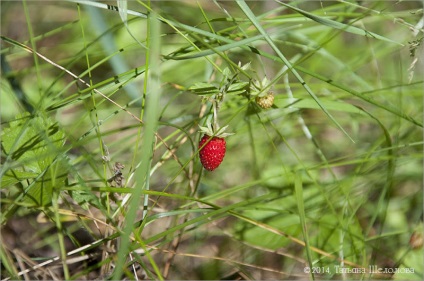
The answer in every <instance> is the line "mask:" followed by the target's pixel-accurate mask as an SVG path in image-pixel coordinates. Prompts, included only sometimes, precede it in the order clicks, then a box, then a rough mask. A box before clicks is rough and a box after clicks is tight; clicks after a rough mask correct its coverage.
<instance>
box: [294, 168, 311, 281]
mask: <svg viewBox="0 0 424 281" xmlns="http://www.w3.org/2000/svg"><path fill="white" fill-rule="evenodd" d="M294 190H295V194H296V202H297V209H298V211H299V219H300V224H301V227H302V234H303V239H304V241H305V249H306V256H307V257H308V264H309V268H310V269H311V268H313V264H314V263H313V260H312V253H311V247H310V242H309V235H308V229H307V226H306V214H305V206H304V202H303V200H304V199H303V185H302V178H301V175H299V173H296V174H295V180H294ZM309 273H310V274H311V278H312V280H315V274H314V272H313V270H310V272H309Z"/></svg>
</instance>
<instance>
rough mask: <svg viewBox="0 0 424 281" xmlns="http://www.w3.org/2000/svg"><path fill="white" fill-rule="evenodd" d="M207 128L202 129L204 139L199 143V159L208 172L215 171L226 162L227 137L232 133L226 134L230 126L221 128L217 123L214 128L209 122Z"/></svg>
mask: <svg viewBox="0 0 424 281" xmlns="http://www.w3.org/2000/svg"><path fill="white" fill-rule="evenodd" d="M206 125H207V127H202V126H199V127H200V131H201V132H202V133H203V137H202V138H201V139H200V142H199V149H200V151H199V157H200V162H202V165H203V167H205V169H206V170H208V171H213V170H215V169H216V168H218V166H219V165H220V164H221V163H222V160H224V156H225V151H226V147H225V146H226V142H225V139H224V138H225V137H227V136H230V135H232V134H231V133H224V131H225V129H226V128H227V127H228V126H225V127H223V128H221V129H220V128H219V126H218V124H217V123H216V122H215V126H214V128H212V124H211V123H210V122H209V121H208V122H207V124H206Z"/></svg>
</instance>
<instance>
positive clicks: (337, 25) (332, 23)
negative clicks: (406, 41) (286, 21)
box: [277, 1, 403, 46]
mask: <svg viewBox="0 0 424 281" xmlns="http://www.w3.org/2000/svg"><path fill="white" fill-rule="evenodd" d="M277 2H278V3H279V4H281V5H283V6H284V7H287V8H289V9H291V10H293V11H295V12H298V13H299V14H301V15H303V16H305V17H307V18H309V19H311V20H313V21H315V22H317V23H320V24H322V25H326V26H328V27H332V28H335V29H341V30H344V31H346V32H349V33H352V34H357V35H362V36H365V37H371V38H375V39H378V40H383V41H386V42H390V43H395V44H398V45H401V46H403V44H401V43H398V42H395V41H393V40H390V39H388V38H386V37H384V36H381V35H378V34H376V33H374V32H371V31H367V30H364V29H362V28H358V27H354V26H352V25H348V24H344V23H341V22H337V21H334V20H330V19H327V18H323V17H320V16H317V15H314V14H311V13H308V12H306V11H304V10H301V9H299V8H296V7H293V6H290V5H288V4H286V3H283V2H281V1H277Z"/></svg>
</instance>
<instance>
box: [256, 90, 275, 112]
mask: <svg viewBox="0 0 424 281" xmlns="http://www.w3.org/2000/svg"><path fill="white" fill-rule="evenodd" d="M256 103H257V105H259V106H260V107H262V108H263V109H268V108H271V107H272V106H273V104H274V93H273V92H271V91H269V92H268V93H267V94H266V95H264V96H257V97H256Z"/></svg>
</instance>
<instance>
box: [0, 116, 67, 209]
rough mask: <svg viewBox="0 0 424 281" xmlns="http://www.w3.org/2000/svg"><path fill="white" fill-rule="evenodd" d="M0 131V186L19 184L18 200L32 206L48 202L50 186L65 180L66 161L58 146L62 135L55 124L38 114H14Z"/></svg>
mask: <svg viewBox="0 0 424 281" xmlns="http://www.w3.org/2000/svg"><path fill="white" fill-rule="evenodd" d="M9 125H10V126H9V128H5V129H4V130H3V132H2V150H3V153H4V155H5V156H6V161H5V164H4V165H3V167H2V171H1V173H2V174H3V175H4V176H3V177H2V180H1V185H2V187H4V188H9V189H11V188H12V187H13V186H14V185H15V184H17V183H22V186H24V192H23V193H21V194H19V195H18V198H22V202H23V203H26V204H29V205H33V206H46V205H49V204H50V203H51V200H52V195H53V189H54V188H56V189H60V188H62V187H63V186H64V185H65V181H66V179H67V171H68V169H67V167H68V166H67V163H66V159H65V158H64V157H63V153H62V151H61V147H62V146H63V143H64V140H65V136H64V133H63V132H62V131H61V130H60V129H59V127H58V124H57V123H53V122H52V121H51V120H50V119H48V118H42V117H40V116H35V117H30V116H29V115H28V114H26V115H22V116H18V117H17V118H16V119H15V120H14V121H12V122H10V124H9Z"/></svg>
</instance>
